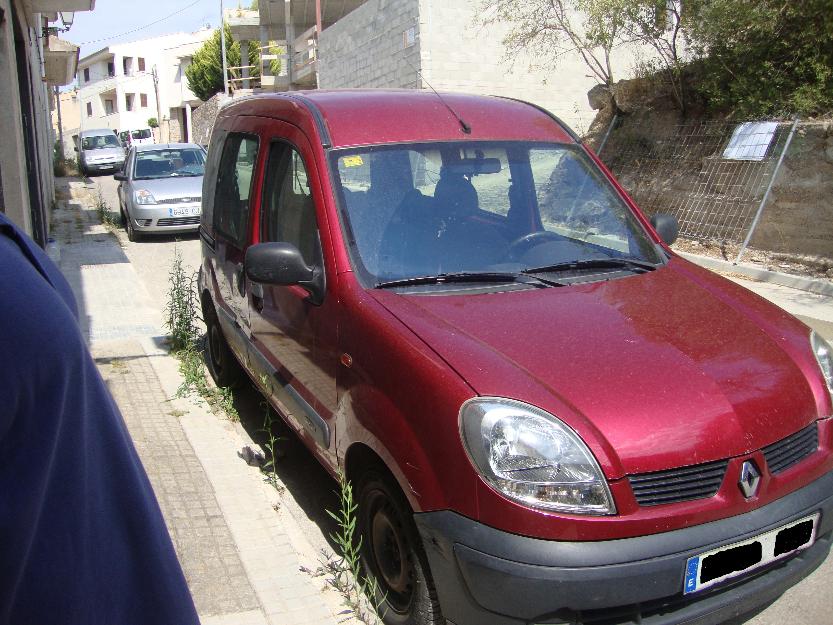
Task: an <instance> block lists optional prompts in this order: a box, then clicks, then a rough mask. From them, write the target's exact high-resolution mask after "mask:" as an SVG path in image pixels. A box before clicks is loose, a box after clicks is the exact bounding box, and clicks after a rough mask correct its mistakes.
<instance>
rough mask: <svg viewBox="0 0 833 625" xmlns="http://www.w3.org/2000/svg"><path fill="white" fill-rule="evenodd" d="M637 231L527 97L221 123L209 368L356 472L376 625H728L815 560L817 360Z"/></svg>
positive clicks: (203, 276) (825, 527) (826, 395)
mask: <svg viewBox="0 0 833 625" xmlns="http://www.w3.org/2000/svg"><path fill="white" fill-rule="evenodd" d="M653 224H654V225H655V226H656V228H655V227H654V226H652V223H651V222H649V220H648V219H647V218H646V217H645V216H644V215H643V214H642V213H641V212H640V211H639V209H638V208H637V207H636V206H635V205H634V203H633V202H632V201H631V200H630V199H629V198H628V196H627V194H626V193H625V192H624V191H623V190H622V189H621V188H620V187H619V185H618V184H617V183H616V181H615V180H614V179H613V177H612V176H611V175H610V174H609V172H607V170H606V169H605V168H604V166H603V165H602V164H601V163H600V162H599V161H598V159H597V158H596V157H595V155H594V154H593V153H592V151H591V150H589V149H588V148H587V147H586V146H584V145H582V144H581V142H580V140H579V139H578V137H576V136H575V134H573V133H572V132H571V131H570V130H569V129H568V128H567V127H566V126H564V125H563V124H562V123H561V122H560V121H559V120H557V119H556V118H554V117H553V116H551V115H550V114H548V113H547V112H546V111H543V110H541V109H539V108H537V107H534V106H531V105H529V104H526V103H522V102H517V101H512V100H508V99H501V98H486V97H475V96H464V95H453V94H444V95H435V94H432V93H420V92H412V91H410V92H403V91H344V92H325V91H322V92H310V93H302V94H299V93H295V94H278V95H270V96H257V97H253V98H242V99H241V100H240V101H239V102H234V103H232V104H231V105H229V106H227V107H225V108H224V109H222V111H221V112H220V115H219V117H218V119H217V123H216V125H215V128H214V133H213V135H212V140H211V148H210V150H209V160H208V164H207V168H206V176H205V185H204V190H203V217H202V224H201V227H200V234H201V238H202V246H203V263H202V266H201V268H200V276H199V287H200V293H201V301H202V305H203V311H204V317H205V319H206V323H207V326H208V339H209V362H208V365H209V369H210V371H211V372H212V375H213V376H214V377H215V379H216V380H217V382H218V383H219V384H221V385H225V384H231V383H234V382H235V381H236V380H237V379H238V378H239V376H238V374H239V371H238V367H239V366H241V365H242V369H243V370H244V371H245V372H246V373H247V374H248V375H249V376H250V377H251V378H252V379H253V380H255V381H256V382H257V383H258V385H259V386H260V388H261V389H262V390H263V391H264V393H265V395H266V396H267V398H268V399H269V400H270V401H271V403H272V404H273V405H274V406H275V408H276V409H277V410H278V411H279V412H280V413H281V415H282V416H283V417H284V418H285V420H286V421H287V422H288V423H289V424H290V425H291V426H292V427H294V428H295V429H296V430H297V431H298V433H299V435H300V437H301V438H302V440H303V441H304V442H305V443H306V444H307V445H308V447H309V448H310V450H311V451H312V453H313V454H314V455H315V456H316V457H317V458H318V460H319V461H320V462H321V463H322V464H323V465H324V466H325V467H326V468H327V469H328V470H329V471H330V472H332V473H333V474H336V473H337V472H339V471H343V472H344V473H345V474H346V475H347V477H348V478H349V479H350V480H351V482H352V484H353V486H354V490H355V493H356V498H357V502H358V504H359V511H358V513H357V522H358V528H359V530H360V531H361V533H362V540H363V542H362V545H363V561H364V564H365V566H366V568H367V570H368V571H369V573H371V574H372V575H373V576H374V577H375V578H376V579H377V580H378V581H379V587H380V596H379V598H380V601H381V603H382V606H383V609H382V613H383V620H385V622H387V623H419V624H422V625H425V624H428V623H440V622H442V619H444V618H445V619H448V620H449V621H450V622H453V623H456V624H457V625H482V624H516V623H517V624H519V623H562V622H570V623H573V622H581V623H593V622H596V621H603V622H605V623H608V622H620V621H626V622H631V620H633V621H634V622H636V621H637V620H638V619H643V621H642V622H650V623H664V624H671V623H701V624H705V623H720V622H723V621H725V620H727V619H730V618H732V617H734V616H737V615H740V614H744V613H746V612H749V611H751V610H754V609H755V608H757V607H759V606H761V605H764V604H766V603H767V602H769V601H771V600H773V599H775V598H776V597H778V596H779V595H780V593H782V592H783V591H784V590H785V589H786V588H788V587H789V586H791V585H793V584H794V583H796V582H797V581H798V580H799V579H801V578H802V577H804V576H805V575H807V574H808V573H809V572H810V571H812V570H813V569H814V568H816V567H817V566H818V565H819V564H820V563H821V562H822V561H823V560H824V558H825V557H826V555H827V553H828V552H829V549H830V541H831V533H832V532H833V514H831V513H833V455H832V454H831V447H832V446H833V420H831V418H830V417H831V415H833V405H832V404H831V388H833V371H831V369H833V360H832V359H831V351H830V348H829V346H828V345H827V344H826V343H825V342H824V341H822V340H821V339H820V338H819V337H818V336H816V335H812V336H811V332H810V330H809V329H808V328H807V327H806V326H805V325H804V324H802V323H801V322H800V321H798V320H796V319H795V318H793V317H791V316H790V315H788V314H787V313H785V312H784V311H782V310H780V309H778V308H776V307H774V306H773V305H771V304H769V303H767V302H766V301H764V300H763V299H761V298H759V297H757V296H756V295H753V294H751V293H749V292H748V291H746V290H744V289H743V288H741V287H739V286H737V285H735V284H733V283H731V282H729V281H727V280H725V279H723V278H721V277H718V276H716V275H715V274H712V273H710V272H708V271H706V270H704V269H701V268H699V267H697V266H695V265H693V264H691V263H689V262H687V261H686V260H683V259H682V258H680V257H678V256H676V255H675V254H674V253H673V252H672V251H671V249H670V248H669V247H668V242H669V241H671V240H673V238H674V236H675V227H674V224H673V220H671V219H668V218H665V217H661V216H660V217H657V218H655V219H654V220H653ZM658 231H659V232H661V233H662V234H663V235H664V236H665V239H666V240H665V241H664V240H663V238H662V237H661V236H660V234H658Z"/></svg>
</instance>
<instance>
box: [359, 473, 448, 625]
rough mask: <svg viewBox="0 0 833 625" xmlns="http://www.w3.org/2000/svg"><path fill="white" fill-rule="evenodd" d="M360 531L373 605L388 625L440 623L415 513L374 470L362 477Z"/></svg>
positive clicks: (392, 483)
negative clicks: (372, 585)
mask: <svg viewBox="0 0 833 625" xmlns="http://www.w3.org/2000/svg"><path fill="white" fill-rule="evenodd" d="M356 492H357V494H358V496H357V501H358V505H359V508H358V520H357V521H358V522H357V525H358V529H359V532H360V533H361V537H362V543H361V559H362V565H363V567H364V571H365V574H366V575H368V576H370V577H372V578H373V579H375V580H376V583H377V593H376V597H375V598H374V603H375V604H376V605H378V607H379V615H380V616H381V618H382V621H383V622H384V623H386V625H444V624H445V619H443V616H442V612H441V611H440V604H439V601H438V599H437V591H436V589H435V588H434V581H433V579H432V578H431V571H430V570H429V568H428V560H427V558H426V557H425V550H424V549H423V548H422V541H421V540H420V538H419V533H418V532H417V529H416V526H415V525H414V521H413V512H412V511H411V508H410V506H409V505H408V502H407V500H406V499H405V497H404V495H403V494H402V492H401V490H400V489H399V486H398V485H397V484H396V482H395V481H394V480H393V478H391V477H390V476H389V475H388V474H386V473H383V472H379V471H377V470H375V469H371V470H368V471H366V472H365V473H363V474H362V475H361V477H360V478H359V480H358V484H357V487H356Z"/></svg>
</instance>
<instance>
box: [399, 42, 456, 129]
mask: <svg viewBox="0 0 833 625" xmlns="http://www.w3.org/2000/svg"><path fill="white" fill-rule="evenodd" d="M404 58H405V62H406V63H407V64H408V65H410V66H411V69H412V70H414V71H415V72H416V73H417V74H418V75H419V77H420V78H421V79H422V81H423V82H424V83H425V84H426V85H428V88H429V89H431V91H433V92H434V95H435V96H437V97H438V98H439V99H440V102H442V103H443V106H445V108H447V109H448V112H449V113H451V114H452V115H454V119H456V120H457V121H458V122H460V128H462V129H463V132H464V133H465V134H467V135H470V134H471V126H469V125H468V124H467V123H466V122H465V121H463V118H462V117H460V116H459V115H458V114H457V111H455V110H454V109H453V108H451V105H450V104H449V103H448V102H446V101H445V100H444V99H443V97H442V96H441V95H440V94H439V93H437V90H436V89H434V87H432V86H431V83H430V82H428V81H427V80H426V78H425V76H423V75H422V70H419V69H417V68H416V67H414V66H413V64H412V63H411V62H410V61H409V60H408V58H407V57H404Z"/></svg>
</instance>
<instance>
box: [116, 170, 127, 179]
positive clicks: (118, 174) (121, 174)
mask: <svg viewBox="0 0 833 625" xmlns="http://www.w3.org/2000/svg"><path fill="white" fill-rule="evenodd" d="M113 180H118V181H119V182H125V181H126V180H127V176H126V175H125V173H124V172H123V171H117V172H116V173H115V174H113Z"/></svg>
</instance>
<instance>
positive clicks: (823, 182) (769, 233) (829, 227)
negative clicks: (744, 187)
mask: <svg viewBox="0 0 833 625" xmlns="http://www.w3.org/2000/svg"><path fill="white" fill-rule="evenodd" d="M831 198H833V122H807V123H799V126H798V130H797V132H796V136H795V137H794V138H793V142H792V145H791V146H790V150H789V152H788V153H787V156H786V157H785V158H784V163H783V165H782V167H781V171H780V172H779V173H778V177H777V178H776V179H775V185H774V186H773V188H772V195H771V197H770V199H769V202H768V203H767V205H766V206H765V208H764V212H763V214H762V216H761V221H760V222H759V223H758V227H757V229H756V230H755V234H754V236H753V237H752V242H751V245H752V247H756V248H760V249H765V250H772V251H774V252H783V253H787V254H796V255H806V256H821V257H824V258H828V259H833V201H831Z"/></svg>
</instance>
